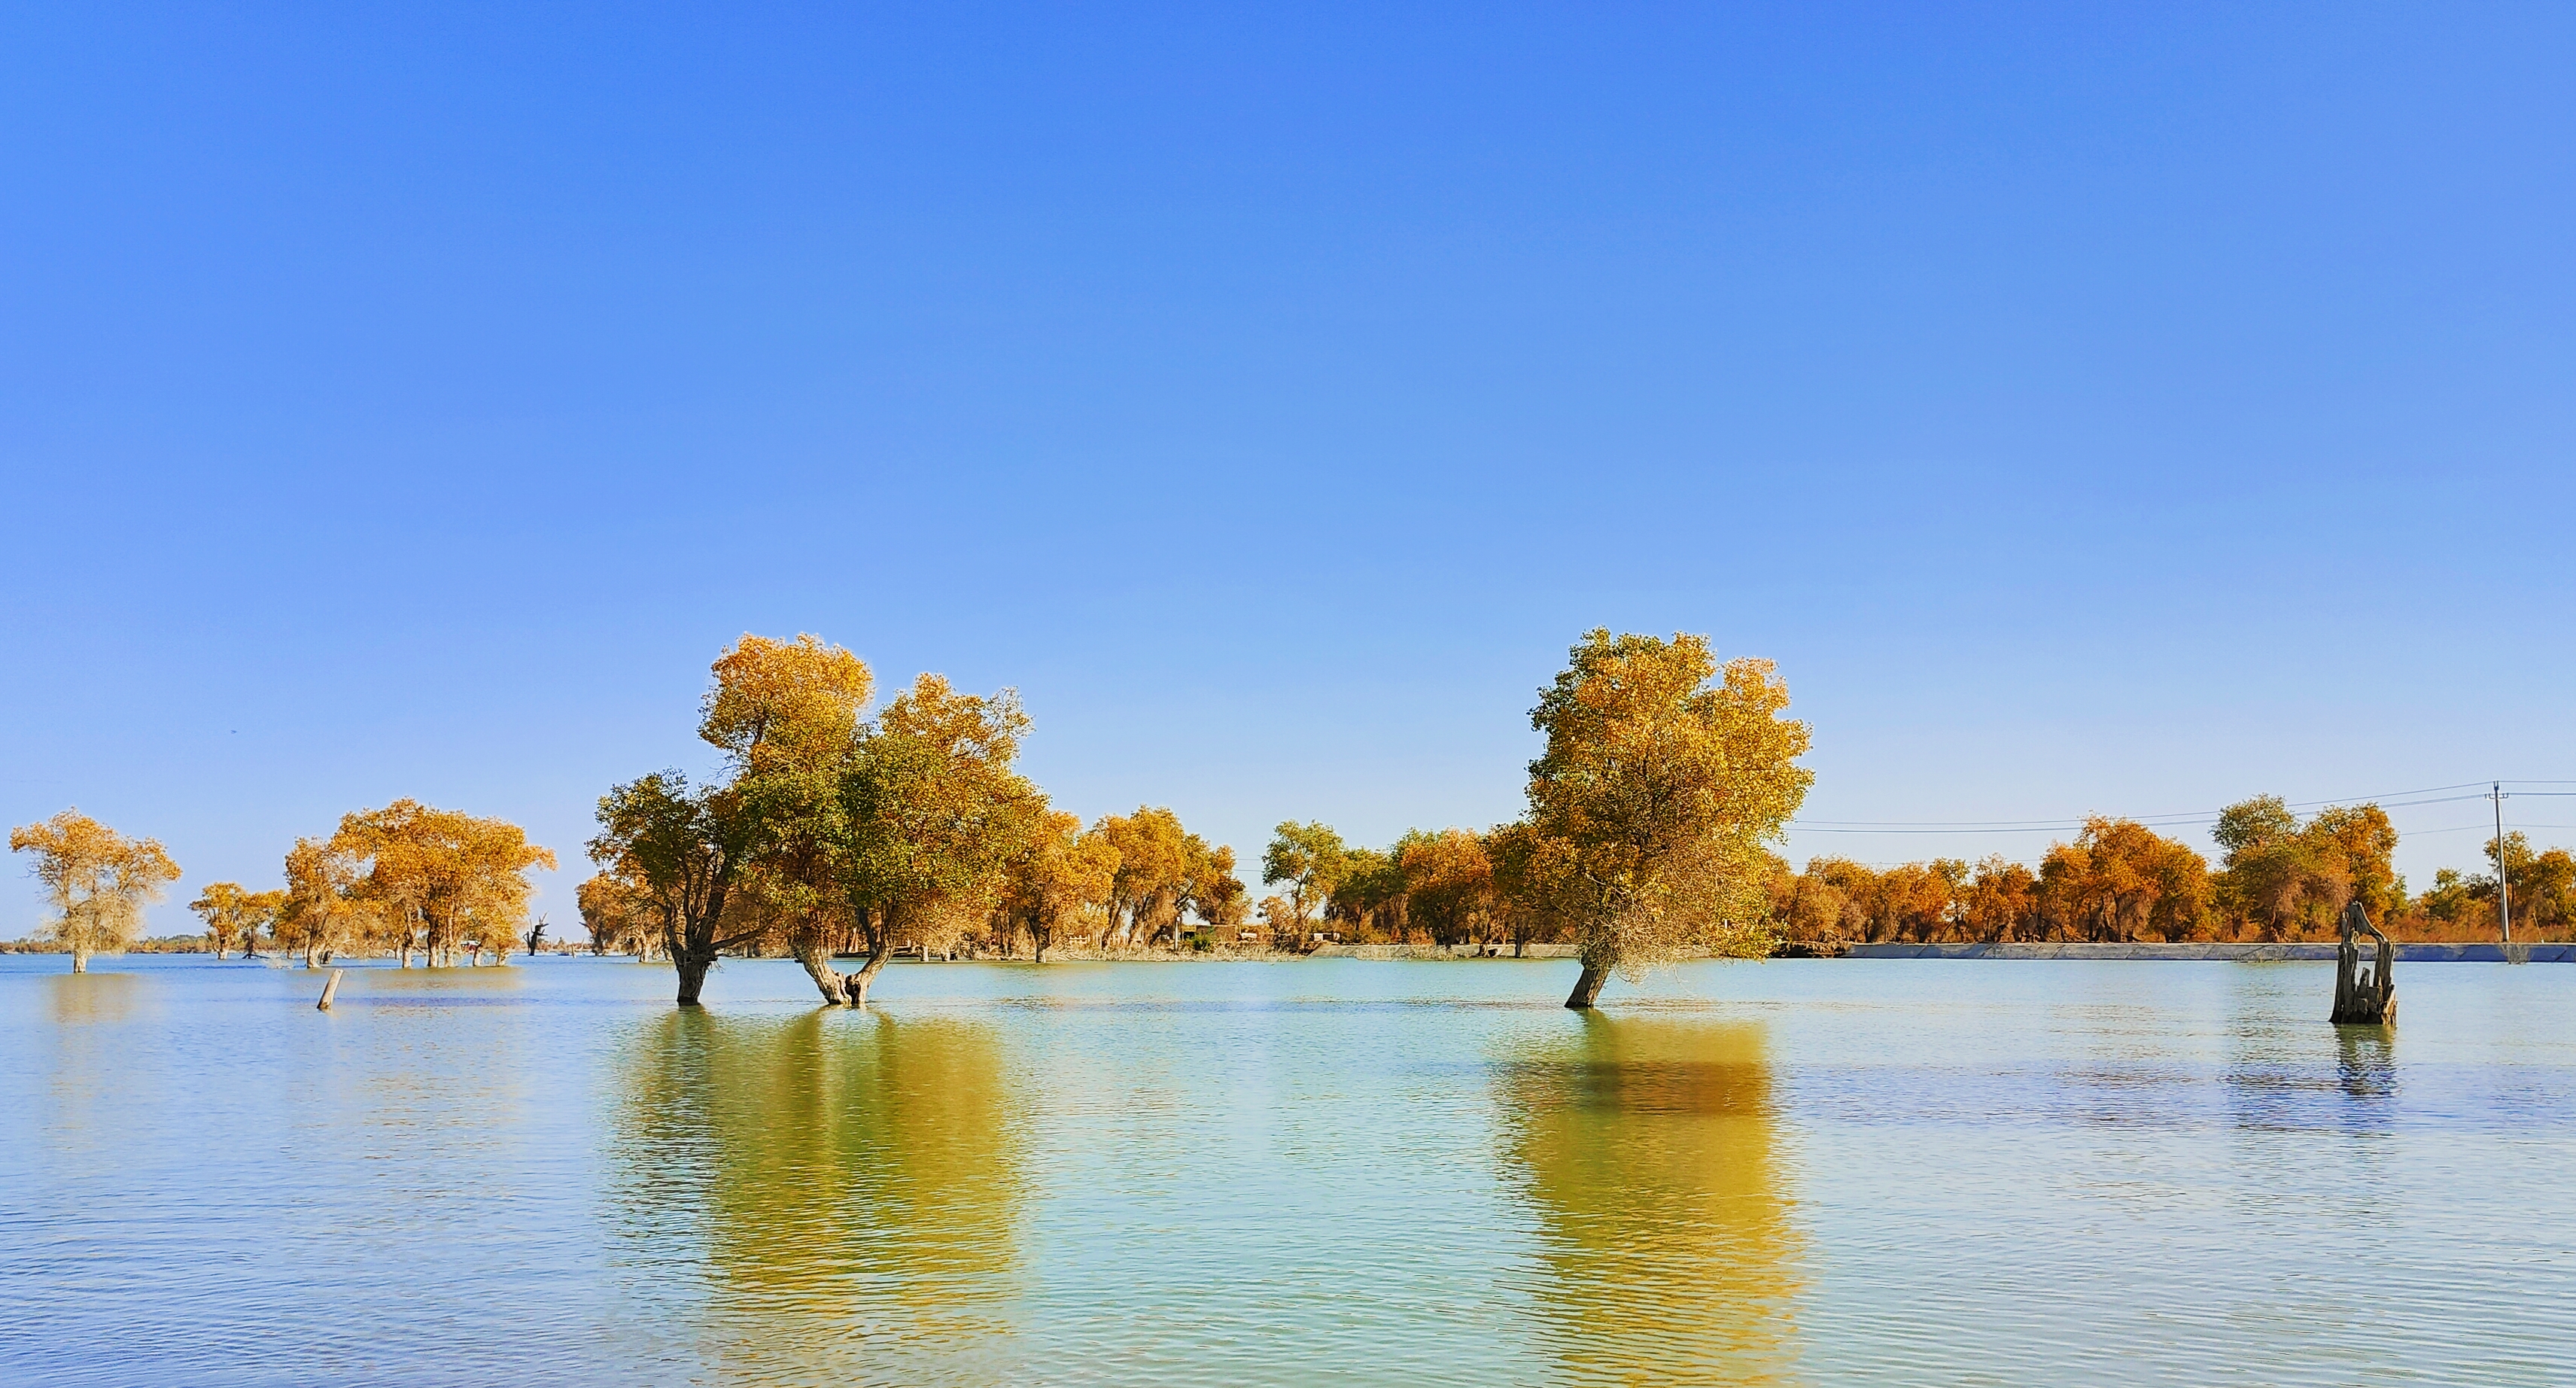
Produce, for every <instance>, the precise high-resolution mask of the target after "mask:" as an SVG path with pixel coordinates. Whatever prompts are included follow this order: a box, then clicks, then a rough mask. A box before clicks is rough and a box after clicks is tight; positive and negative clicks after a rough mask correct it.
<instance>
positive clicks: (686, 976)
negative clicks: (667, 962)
mask: <svg viewBox="0 0 2576 1388" xmlns="http://www.w3.org/2000/svg"><path fill="white" fill-rule="evenodd" d="M715 962H716V960H715V955H713V954H712V953H710V954H707V955H705V956H703V957H701V956H697V955H684V954H678V953H674V954H673V955H672V956H671V963H672V965H673V966H674V967H676V968H678V969H679V971H680V1006H682V1007H696V1006H697V1005H698V994H699V992H700V991H701V990H703V989H704V988H705V987H706V986H707V970H708V969H710V968H713V967H714V966H715Z"/></svg>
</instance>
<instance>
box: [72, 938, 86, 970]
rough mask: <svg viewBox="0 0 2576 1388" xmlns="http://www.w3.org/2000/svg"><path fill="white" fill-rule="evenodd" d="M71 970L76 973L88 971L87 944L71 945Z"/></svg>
mask: <svg viewBox="0 0 2576 1388" xmlns="http://www.w3.org/2000/svg"><path fill="white" fill-rule="evenodd" d="M72 972H73V973H76V974H85V973H88V972H89V946H87V945H74V946H72Z"/></svg>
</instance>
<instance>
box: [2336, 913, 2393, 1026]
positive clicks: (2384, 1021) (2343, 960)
mask: <svg viewBox="0 0 2576 1388" xmlns="http://www.w3.org/2000/svg"><path fill="white" fill-rule="evenodd" d="M2365 934H2366V935H2368V936H2369V937H2370V938H2371V939H2372V940H2374V941H2376V942H2377V944H2378V952H2377V954H2376V956H2375V957H2374V958H2373V959H2372V960H2371V962H2370V963H2368V964H2364V963H2362V960H2361V937H2362V936H2363V935H2365ZM2396 967H2397V947H2396V946H2395V945H2392V944H2390V943H2389V942H2388V937H2387V936H2386V935H2384V934H2381V933H2380V930H2379V927H2378V926H2375V925H2372V924H2371V923H2370V913H2369V912H2367V911H2364V910H2363V909H2361V903H2360V902H2358V901H2356V902H2353V903H2351V904H2350V905H2347V906H2345V907H2344V908H2343V944H2342V946H2341V947H2340V948H2338V949H2337V950H2336V951H2335V998H2334V1022H2335V1025H2337V1026H2380V1027H2384V1026H2389V1025H2392V1024H2394V1023H2395V1022H2396V1020H2397V978H2396V975H2395V973H2394V970H2395V969H2396Z"/></svg>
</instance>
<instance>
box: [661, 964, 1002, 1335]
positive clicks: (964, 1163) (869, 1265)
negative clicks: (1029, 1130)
mask: <svg viewBox="0 0 2576 1388" xmlns="http://www.w3.org/2000/svg"><path fill="white" fill-rule="evenodd" d="M634 1064H635V1068H636V1070H637V1076H636V1080H637V1082H636V1084H635V1085H634V1087H633V1089H632V1091H631V1093H632V1094H633V1098H632V1099H631V1101H630V1103H629V1107H628V1112H627V1113H626V1114H625V1115H624V1121H623V1122H622V1124H621V1128H622V1132H621V1146H620V1159H621V1164H622V1165H623V1166H624V1167H625V1168H626V1174H627V1175H628V1177H629V1178H630V1179H629V1180H628V1182H627V1183H626V1184H627V1192H626V1198H627V1199H628V1200H630V1201H640V1202H643V1203H642V1205H641V1207H639V1208H633V1209H630V1210H628V1211H627V1212H626V1213H625V1216H624V1218H625V1220H626V1222H627V1224H628V1226H629V1232H631V1233H637V1234H644V1235H648V1236H649V1237H651V1238H653V1239H655V1240H657V1241H658V1240H661V1239H667V1238H668V1237H670V1236H671V1235H672V1234H673V1233H675V1232H679V1233H684V1234H685V1235H686V1236H688V1237H689V1238H690V1240H691V1242H692V1243H694V1244H695V1248H694V1249H693V1250H679V1249H669V1248H662V1249H660V1250H658V1251H655V1250H646V1253H645V1256H647V1257H661V1258H668V1257H669V1256H670V1255H671V1254H673V1253H680V1254H682V1255H683V1256H686V1254H687V1253H689V1252H694V1253H695V1254H696V1256H697V1257H698V1258H699V1259H700V1260H701V1271H702V1276H703V1282H704V1291H705V1305H704V1307H703V1312H704V1314H703V1316H701V1317H700V1318H699V1324H700V1330H699V1340H700V1345H699V1349H700V1350H701V1351H702V1352H703V1353H705V1354H706V1356H707V1357H708V1359H709V1360H711V1361H712V1362H714V1363H717V1364H720V1365H722V1366H723V1369H724V1373H723V1377H725V1378H727V1379H728V1380H744V1381H763V1382H807V1381H814V1380H816V1379H817V1378H830V1379H832V1380H834V1381H841V1382H872V1383H903V1382H928V1381H933V1380H945V1379H949V1378H952V1377H956V1378H965V1379H976V1378H990V1377H992V1376H993V1375H994V1374H995V1373H996V1372H999V1370H1000V1366H1001V1365H1002V1364H1003V1363H1004V1362H1005V1361H1006V1360H1007V1358H1008V1357H1009V1354H1010V1352H1011V1325H1010V1322H1009V1318H1008V1306H1007V1303H1008V1302H1009V1301H1010V1299H1011V1298H1012V1297H1014V1296H1016V1295H1017V1294H1018V1292H1019V1290H1020V1280H1019V1275H1020V1264H1019V1257H1018V1248H1017V1237H1018V1228H1019V1222H1020V1218H1021V1212H1022V1206H1023V1204H1024V1203H1025V1198H1024V1187H1025V1179H1026V1178H1025V1174H1024V1171H1023V1168H1024V1165H1025V1158H1024V1155H1023V1150H1022V1149H1023V1146H1024V1143H1023V1141H1022V1139H1021V1136H1020V1129H1019V1128H1018V1127H1017V1126H1016V1125H1015V1124H1014V1123H1013V1122H1012V1121H1011V1115H1012V1109H1013V1103H1014V1100H1013V1096H1012V1092H1011V1082H1010V1077H1009V1073H1008V1070H1007V1068H1006V1066H1005V1064H1004V1057H1003V1048H1002V1045H1001V1042H1000V1039H999V1038H998V1036H997V1035H996V1034H995V1033H994V1032H993V1031H992V1030H991V1029H990V1028H988V1027H985V1026H983V1025H980V1024H977V1023H972V1022H965V1021H957V1020H949V1019H941V1018H923V1019H913V1018H908V1019H902V1020H897V1019H895V1018H892V1017H887V1016H885V1015H883V1014H870V1013H846V1012H819V1011H818V1012H815V1013H812V1014H808V1015H806V1016H803V1017H799V1018H795V1019H792V1020H787V1021H778V1020H763V1019H751V1018H728V1017H720V1016H714V1015H710V1014H707V1013H705V1012H702V1011H699V1010H697V1009H688V1010H686V1011H680V1012H674V1013H670V1014H667V1015H665V1016H663V1017H661V1018H659V1019H657V1020H656V1021H655V1022H654V1023H652V1024H651V1025H650V1026H649V1028H648V1029H647V1031H646V1033H645V1035H644V1037H643V1039H642V1044H641V1045H640V1046H638V1048H637V1050H636V1053H635V1059H634Z"/></svg>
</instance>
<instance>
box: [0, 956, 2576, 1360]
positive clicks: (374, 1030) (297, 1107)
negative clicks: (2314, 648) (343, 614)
mask: <svg viewBox="0 0 2576 1388" xmlns="http://www.w3.org/2000/svg"><path fill="white" fill-rule="evenodd" d="M64 963H65V961H63V960H61V959H59V958H44V957H32V958H30V957H15V958H8V959H5V960H0V1119H5V1121H0V1382H6V1383H12V1384H31V1383H150V1384H156V1385H167V1384H248V1383H312V1382H322V1381H352V1382H355V1381H364V1382H375V1383H441V1384H446V1383H454V1384H490V1383H505V1382H506V1383H551V1382H564V1383H588V1382H599V1383H673V1384H678V1383H817V1382H830V1383H878V1384H900V1385H914V1384H940V1383H961V1384H974V1383H1121V1384H1128V1383H1148V1384H1151V1383H1209V1382H1233V1383H1277V1384H1302V1383H1312V1382H1344V1383H1405V1384H1413V1383H1461V1384H1496V1383H1670V1382H1710V1383H1783V1384H1787V1383H1817V1384H1825V1383H1955V1384H2049V1385H2057V1384H2069V1383H2104V1384H2127V1383H2140V1384H2144V1383H2158V1384H2240V1383H2241V1384H2273V1383H2277V1384H2292V1383H2296V1384H2337V1385H2342V1384H2383V1383H2386V1384H2396V1383H2427V1382H2439V1383H2463V1384H2467V1383H2477V1384H2564V1383H2569V1382H2576V1195H2571V1193H2570V1182H2569V1179H2568V1178H2569V1173H2570V1170H2571V1165H2576V1006H2571V999H2576V967H2568V966H2548V965H2535V966H2528V967H2523V968H2509V967H2506V966H2502V965H2476V964H2446V965H2428V966H2423V967H2420V968H2416V969H2413V970H2409V971H2403V972H2401V974H2400V976H2399V986H2400V996H2401V997H2402V998H2403V1000H2404V1006H2403V1016H2404V1022H2403V1025H2402V1026H2401V1027H2400V1028H2399V1029H2398V1031H2397V1032H2396V1034H2395V1035H2394V1037H2393V1038H2387V1039H2383V1038H2380V1037H2377V1036H2364V1035H2359V1034H2351V1033H2347V1034H2342V1035H2338V1033H2337V1032H2336V1030H2335V1029H2334V1028H2331V1027H2328V1026H2326V1025H2325V1024H2323V1023H2322V1022H2321V1021H2320V1020H2318V1019H2319V1018H2320V1017H2321V1016H2322V1015H2323V1012H2324V1010H2325V1006H2326V1003H2327V1001H2328V999H2329V996H2330V994H2331V991H2332V977H2331V972H2330V967H2328V966H2316V965H2303V964H2269V965H2246V964H2217V963H2206V964H2204V963H2181V964H2156V963H2062V962H2046V963H1927V962H1915V961H1772V962H1766V963H1739V964H1717V963H1711V964H1699V965H1690V966H1685V967H1682V968H1678V969H1675V970H1672V971H1669V972H1666V973H1664V974H1661V975H1658V976H1657V977H1656V978H1654V979H1653V980H1651V981H1650V983H1649V984H1648V986H1646V987H1645V988H1642V989H1636V988H1630V987H1628V986H1627V985H1624V984H1616V983H1614V984H1613V985H1612V992H1611V994H1610V998H1609V1002H1610V1005H1609V1006H1607V1007H1605V1008H1604V1009H1603V1013H1602V1015H1600V1016H1598V1017H1594V1018H1583V1017H1578V1016H1575V1015H1573V1014H1570V1013H1568V1012H1566V1011H1565V1010H1564V1009H1562V1008H1561V1007H1558V1006H1556V1005H1555V1004H1556V1003H1557V1002H1558V1001H1559V1000H1560V999H1561V998H1562V997H1563V995H1564V992H1565V989H1566V988H1567V987H1568V986H1569V984H1570V982H1571V972H1572V966H1571V965H1570V964H1564V963H1538V962H1531V963H1515V962H1509V961H1501V962H1478V963H1463V962H1462V963H1378V962H1367V961H1358V960H1332V961H1313V962H1307V963H1297V964H1244V965H1226V964H1187V965H1179V964H1172V965H1151V964H1145V965H1088V964H1067V965H1049V966H1046V967H1045V968H1042V969H1041V968H1033V967H1030V966H1026V965H964V964H958V965H906V966H898V967H896V968H894V969H891V970H889V971H888V973H887V974H886V976H885V977H884V979H883V980H882V981H881V982H880V984H879V986H878V993H879V999H878V1001H877V1003H876V1005H875V1006H874V1007H872V1008H871V1009H869V1010H868V1011H865V1012H825V1011H821V1010H818V1009H817V1008H815V1007H813V1006H812V1005H811V1003H812V992H811V985H810V984H808V983H807V982H806V980H805V978H804V976H803V974H802V973H801V972H800V971H798V970H797V969H796V968H795V966H793V965H791V964H777V963H766V962H764V963H729V964H727V965H725V966H724V967H723V968H722V969H721V970H719V972H718V973H717V974H716V975H715V977H714V978H713V979H712V980H711V982H710V986H709V991H708V996H709V1001H710V1003H711V1006H709V1007H708V1008H707V1009H705V1011H704V1012H702V1013H697V1014H682V1013H679V1012H678V1011H676V1010H675V1009H673V1008H672V1007H671V1005H670V1002H669V997H670V990H671V975H670V973H669V971H668V970H667V969H662V968H655V967H648V966H642V965H634V964H628V963H622V962H615V961H604V960H573V959H541V960H537V961H534V962H531V963H527V964H524V965H521V966H517V967H513V968H509V969H499V970H482V971H472V970H447V971H441V972H439V973H437V974H434V975H433V974H430V973H428V972H426V971H421V970H414V971H410V972H408V973H404V972H397V971H394V970H390V969H363V970H352V971H351V972H350V974H349V977H348V981H347V982H346V983H345V984H344V985H343V986H342V989H341V992H340V997H339V1004H338V1006H337V1007H336V1008H335V1009H334V1010H333V1011H332V1012H330V1013H328V1014H324V1013H319V1012H316V1011H315V1010H314V1008H313V998H314V996H315V995H316V994H317V993H318V991H319V983H320V980H319V978H318V977H317V976H315V975H311V974H307V973H304V972H303V971H301V970H283V969H270V968H267V967H263V966H261V965H257V964H250V965H245V964H240V963H235V964H229V965H216V964H213V963H211V962H205V961H162V960H146V959H139V958H137V959H123V960H101V961H98V963H97V964H96V965H95V967H96V968H98V969H100V970H102V972H96V973H93V974H91V975H88V976H86V977H74V976H71V975H68V974H66V973H65V972H64V971H63V970H64Z"/></svg>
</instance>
